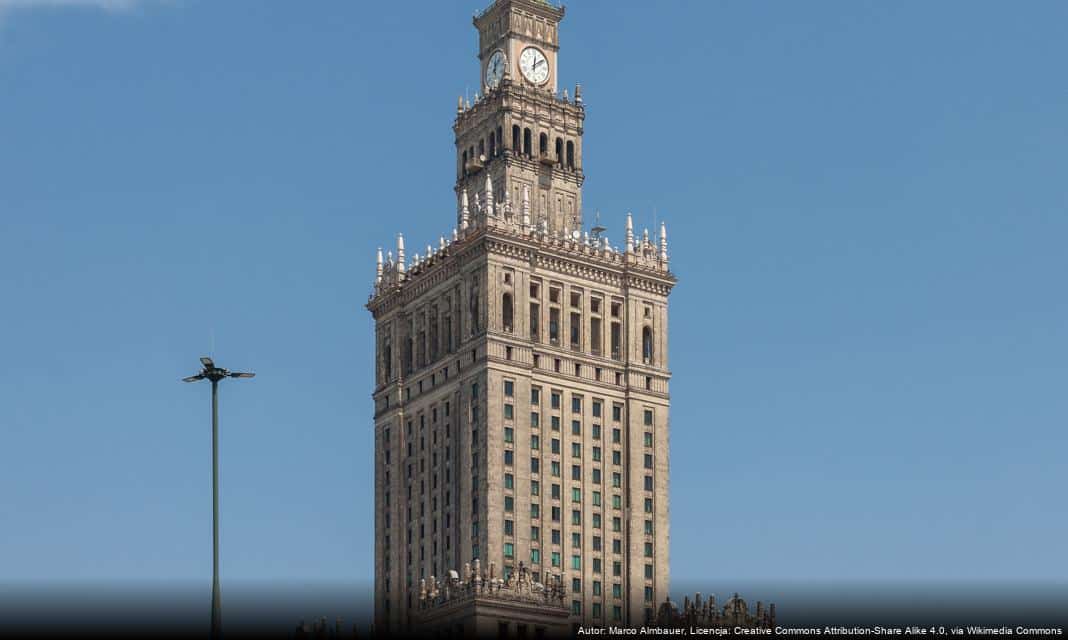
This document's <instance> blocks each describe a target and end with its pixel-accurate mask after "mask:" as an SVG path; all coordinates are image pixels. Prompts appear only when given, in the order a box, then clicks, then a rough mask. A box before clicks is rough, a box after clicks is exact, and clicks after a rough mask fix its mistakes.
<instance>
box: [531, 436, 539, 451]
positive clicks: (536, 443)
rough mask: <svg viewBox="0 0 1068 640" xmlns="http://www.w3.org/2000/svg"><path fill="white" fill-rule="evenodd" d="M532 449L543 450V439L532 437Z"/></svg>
mask: <svg viewBox="0 0 1068 640" xmlns="http://www.w3.org/2000/svg"><path fill="white" fill-rule="evenodd" d="M530 448H531V449H540V448H541V439H540V438H539V437H538V436H530Z"/></svg>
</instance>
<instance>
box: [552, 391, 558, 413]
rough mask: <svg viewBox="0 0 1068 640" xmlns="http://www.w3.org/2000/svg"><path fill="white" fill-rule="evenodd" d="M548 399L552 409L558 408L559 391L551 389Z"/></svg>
mask: <svg viewBox="0 0 1068 640" xmlns="http://www.w3.org/2000/svg"><path fill="white" fill-rule="evenodd" d="M550 400H551V406H552V408H553V409H559V408H560V392H559V391H553V392H552V394H551V395H550Z"/></svg>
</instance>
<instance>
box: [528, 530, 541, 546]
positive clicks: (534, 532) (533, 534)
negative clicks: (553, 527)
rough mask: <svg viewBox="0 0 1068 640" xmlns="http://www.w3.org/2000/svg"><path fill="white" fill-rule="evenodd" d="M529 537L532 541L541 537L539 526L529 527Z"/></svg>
mask: <svg viewBox="0 0 1068 640" xmlns="http://www.w3.org/2000/svg"><path fill="white" fill-rule="evenodd" d="M530 539H531V540H533V541H534V542H537V541H538V540H540V539H541V528H540V527H531V528H530Z"/></svg>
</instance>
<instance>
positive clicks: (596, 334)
mask: <svg viewBox="0 0 1068 640" xmlns="http://www.w3.org/2000/svg"><path fill="white" fill-rule="evenodd" d="M590 351H591V352H592V353H593V355H595V356H599V355H601V319H600V318H590Z"/></svg>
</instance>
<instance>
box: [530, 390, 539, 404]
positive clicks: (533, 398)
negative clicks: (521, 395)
mask: <svg viewBox="0 0 1068 640" xmlns="http://www.w3.org/2000/svg"><path fill="white" fill-rule="evenodd" d="M530 404H541V387H531V388H530Z"/></svg>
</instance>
